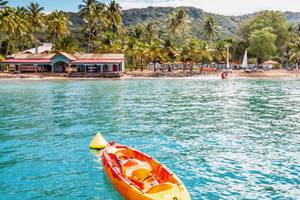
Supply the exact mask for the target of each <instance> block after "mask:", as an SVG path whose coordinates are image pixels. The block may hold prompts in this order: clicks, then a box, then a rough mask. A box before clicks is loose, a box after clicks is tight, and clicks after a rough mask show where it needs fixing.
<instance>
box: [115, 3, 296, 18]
mask: <svg viewBox="0 0 300 200" xmlns="http://www.w3.org/2000/svg"><path fill="white" fill-rule="evenodd" d="M119 3H120V4H121V6H122V7H123V9H129V8H145V7H148V6H162V7H165V6H173V7H177V6H193V7H197V8H201V9H203V10H205V11H207V12H213V13H219V14H226V15H240V14H246V13H253V12H256V11H261V10H280V11H293V12H300V0H161V1H159V0H154V1H151V0H144V1H140V0H120V1H119Z"/></svg>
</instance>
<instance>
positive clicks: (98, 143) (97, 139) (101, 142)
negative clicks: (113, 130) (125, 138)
mask: <svg viewBox="0 0 300 200" xmlns="http://www.w3.org/2000/svg"><path fill="white" fill-rule="evenodd" d="M107 144H108V143H107V141H106V140H105V139H104V137H103V136H102V135H101V133H99V132H98V133H96V135H95V136H94V138H93V139H92V141H91V143H90V145H89V147H90V149H104V148H105V147H106V146H107Z"/></svg>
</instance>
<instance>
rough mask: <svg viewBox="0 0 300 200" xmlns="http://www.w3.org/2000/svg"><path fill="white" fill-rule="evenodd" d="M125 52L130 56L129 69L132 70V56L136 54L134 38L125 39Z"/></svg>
mask: <svg viewBox="0 0 300 200" xmlns="http://www.w3.org/2000/svg"><path fill="white" fill-rule="evenodd" d="M125 52H126V54H127V55H128V56H129V58H130V65H131V68H130V70H131V71H132V69H133V63H134V60H133V59H134V56H135V54H136V40H135V39H134V38H130V39H128V40H127V43H126V47H125Z"/></svg>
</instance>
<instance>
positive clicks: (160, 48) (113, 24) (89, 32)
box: [0, 0, 300, 70]
mask: <svg viewBox="0 0 300 200" xmlns="http://www.w3.org/2000/svg"><path fill="white" fill-rule="evenodd" d="M78 8H79V16H80V19H77V21H80V22H78V23H77V26H78V24H80V26H79V28H78V27H77V28H74V27H75V25H74V24H73V23H72V22H71V21H72V20H73V21H74V16H72V15H71V14H70V13H66V12H63V11H59V10H56V11H53V12H52V13H49V14H46V13H45V12H44V8H43V7H41V6H40V5H39V4H38V3H30V4H29V5H28V6H27V7H26V8H25V7H9V6H8V2H7V1H4V0H0V54H2V55H4V56H5V55H9V54H12V53H15V52H18V51H21V50H24V49H26V48H32V47H35V46H37V45H39V44H41V43H43V42H52V43H53V51H65V52H69V53H75V52H81V51H83V52H97V53H125V54H126V57H127V63H128V66H129V67H130V69H131V70H133V69H138V68H140V69H141V70H143V69H144V68H145V66H146V65H147V64H148V63H150V62H157V61H158V62H195V63H211V62H218V63H222V62H225V61H226V56H227V49H228V48H229V50H230V58H231V61H233V62H236V63H240V62H241V61H242V57H243V55H244V51H245V49H248V50H249V57H250V58H253V59H255V60H256V62H257V64H259V63H262V62H263V61H265V60H266V59H274V60H277V61H278V62H280V63H282V64H293V63H296V62H300V25H299V24H297V23H289V22H288V21H287V20H286V18H285V16H284V14H283V13H281V12H278V11H262V12H260V13H257V14H256V15H253V16H251V17H248V18H247V19H246V20H243V21H241V22H239V24H240V27H239V31H238V34H235V35H233V34H232V35H228V34H224V32H223V29H224V28H223V26H225V25H224V22H223V21H222V18H220V16H217V15H213V14H210V15H204V17H202V18H201V19H200V18H199V21H197V22H196V21H195V18H193V19H191V15H190V13H191V9H190V8H185V7H179V8H176V9H169V10H170V12H169V13H168V14H167V16H166V17H164V19H162V20H161V21H157V20H152V19H150V20H149V19H148V20H144V21H141V22H140V23H136V24H132V23H131V24H129V23H128V20H127V21H126V20H124V19H123V16H124V14H123V11H122V8H121V7H120V5H119V4H118V3H117V2H116V1H114V0H113V1H111V2H110V3H107V4H106V3H103V2H100V1H98V0H82V3H81V4H80V5H79V6H78ZM149 9H150V10H151V9H152V10H153V9H154V11H153V12H156V11H155V8H149ZM198 14H199V13H198ZM149 15H151V14H149ZM194 15H197V12H194ZM226 19H227V18H226ZM224 20H225V18H224ZM124 21H125V23H124ZM124 24H125V25H124ZM195 26H199V27H201V29H199V31H195V29H194V27H195ZM224 35H225V36H224Z"/></svg>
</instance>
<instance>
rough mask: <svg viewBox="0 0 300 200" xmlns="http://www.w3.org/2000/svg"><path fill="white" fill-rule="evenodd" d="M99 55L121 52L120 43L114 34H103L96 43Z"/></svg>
mask: <svg viewBox="0 0 300 200" xmlns="http://www.w3.org/2000/svg"><path fill="white" fill-rule="evenodd" d="M97 44H98V48H97V49H96V51H97V52H99V53H120V52H122V46H121V41H120V40H119V39H118V37H117V35H116V34H115V33H114V32H105V33H104V34H103V35H102V37H101V39H100V40H99V41H97Z"/></svg>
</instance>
